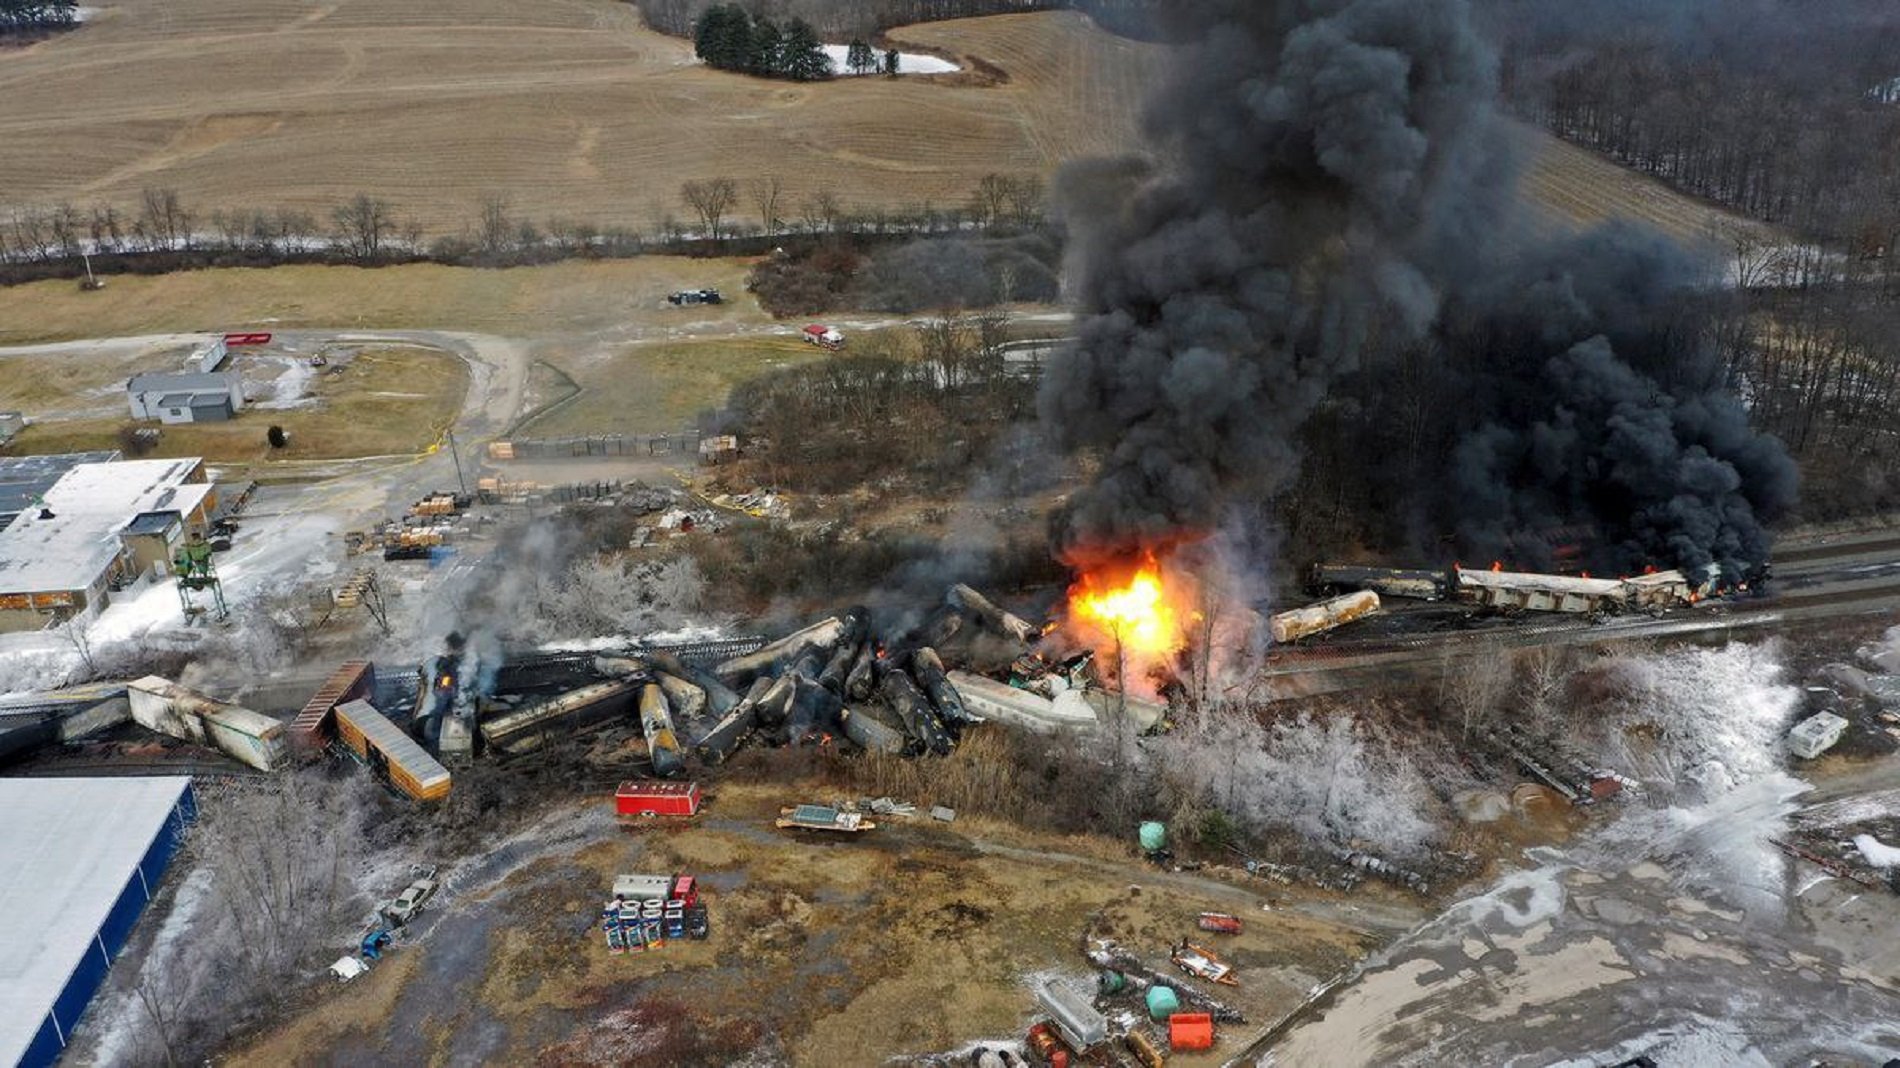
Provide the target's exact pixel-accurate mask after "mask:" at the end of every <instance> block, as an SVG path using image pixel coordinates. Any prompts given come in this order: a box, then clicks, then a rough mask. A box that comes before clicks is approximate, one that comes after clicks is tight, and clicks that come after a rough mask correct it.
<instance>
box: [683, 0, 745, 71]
mask: <svg viewBox="0 0 1900 1068" xmlns="http://www.w3.org/2000/svg"><path fill="white" fill-rule="evenodd" d="M693 51H694V53H695V54H697V55H698V56H699V58H700V59H701V60H702V61H704V62H705V64H706V65H707V66H709V67H717V68H719V69H720V70H745V69H747V68H748V67H749V66H750V65H751V62H752V16H750V15H748V14H746V11H745V8H742V7H740V6H739V5H737V4H714V5H713V6H711V7H709V8H707V9H706V11H705V13H704V14H702V15H700V16H699V21H698V22H697V23H695V24H694V27H693Z"/></svg>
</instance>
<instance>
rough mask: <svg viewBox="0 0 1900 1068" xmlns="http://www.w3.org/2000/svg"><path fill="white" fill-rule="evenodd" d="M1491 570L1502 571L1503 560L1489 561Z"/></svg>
mask: <svg viewBox="0 0 1900 1068" xmlns="http://www.w3.org/2000/svg"><path fill="white" fill-rule="evenodd" d="M1491 570H1493V571H1502V570H1504V561H1502V560H1493V561H1491Z"/></svg>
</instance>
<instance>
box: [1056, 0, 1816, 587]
mask: <svg viewBox="0 0 1900 1068" xmlns="http://www.w3.org/2000/svg"><path fill="white" fill-rule="evenodd" d="M1178 6H1179V7H1181V8H1188V9H1191V10H1188V11H1184V12H1181V13H1178V14H1175V15H1173V16H1171V18H1172V19H1173V20H1174V22H1175V25H1174V26H1173V27H1172V30H1171V36H1172V38H1173V39H1179V40H1186V41H1188V42H1190V43H1189V44H1187V45H1185V46H1184V49H1183V52H1182V53H1181V56H1180V63H1179V64H1178V67H1177V70H1176V72H1175V74H1174V75H1173V77H1172V78H1171V79H1170V81H1169V82H1168V83H1167V85H1166V86H1165V87H1164V88H1163V89H1162V90H1161V91H1160V92H1159V93H1158V94H1157V95H1156V97H1155V99H1154V100H1153V101H1152V102H1151V107H1150V110H1149V114H1148V119H1147V123H1146V129H1147V135H1148V140H1149V145H1150V152H1149V153H1148V156H1147V160H1148V162H1145V163H1136V162H1132V161H1115V162H1112V163H1096V164H1092V165H1088V166H1083V167H1076V168H1071V169H1070V171H1069V172H1067V173H1066V174H1065V176H1064V179H1063V181H1062V182H1061V183H1060V190H1059V191H1060V192H1061V194H1062V202H1061V208H1062V216H1063V219H1064V221H1065V222H1066V223H1067V224H1068V226H1069V227H1070V231H1071V248H1072V255H1073V256H1074V257H1075V261H1074V263H1073V265H1072V275H1073V277H1074V278H1075V280H1076V282H1075V284H1076V288H1077V294H1076V295H1077V297H1078V300H1079V303H1080V305H1081V311H1082V312H1083V319H1082V322H1081V324H1080V326H1079V329H1078V341H1077V344H1076V347H1075V349H1074V351H1073V352H1072V353H1070V354H1068V355H1067V356H1066V357H1065V358H1064V359H1063V360H1060V361H1058V362H1057V363H1056V364H1055V365H1054V366H1052V367H1051V368H1050V369H1049V373H1048V375H1047V377H1046V378H1045V382H1044V386H1043V392H1042V394H1041V397H1040V408H1041V414H1042V416H1043V419H1044V423H1045V425H1046V426H1047V427H1048V428H1049V430H1050V433H1051V436H1052V437H1053V438H1054V439H1055V440H1056V441H1057V442H1059V443H1060V444H1061V445H1063V446H1064V447H1066V448H1068V449H1069V450H1071V451H1074V452H1081V453H1086V454H1088V455H1089V456H1090V457H1091V458H1092V459H1093V460H1094V461H1095V462H1096V463H1097V464H1099V466H1098V468H1097V469H1096V473H1095V476H1094V478H1093V480H1092V481H1091V482H1090V483H1089V484H1088V485H1087V486H1086V487H1085V488H1084V489H1083V490H1081V491H1080V492H1078V493H1077V494H1076V496H1075V497H1074V498H1072V500H1071V501H1070V503H1069V505H1068V507H1067V508H1066V509H1065V510H1064V511H1063V512H1062V513H1061V515H1060V516H1059V517H1058V519H1057V526H1056V530H1055V535H1056V542H1057V549H1058V553H1059V554H1060V555H1062V556H1063V558H1064V559H1067V560H1069V561H1071V562H1086V561H1088V560H1090V559H1093V558H1096V557H1098V556H1103V555H1106V556H1118V555H1127V554H1132V553H1135V552H1139V551H1143V550H1149V549H1153V548H1156V547H1165V546H1168V545H1171V544H1173V543H1177V542H1179V541H1183V540H1189V539H1192V538H1194V537H1197V536H1199V535H1201V534H1203V533H1205V532H1207V531H1208V530H1210V529H1212V528H1213V527H1215V526H1216V525H1218V524H1220V523H1221V522H1222V521H1223V520H1225V519H1227V518H1228V517H1229V516H1231V515H1233V514H1235V513H1236V512H1239V513H1241V514H1251V513H1257V512H1258V510H1259V508H1260V505H1261V504H1262V502H1265V501H1267V500H1269V499H1271V498H1272V497H1273V496H1274V495H1275V494H1277V493H1279V492H1280V491H1282V490H1283V489H1285V488H1286V487H1287V486H1288V484H1289V483H1290V482H1291V481H1292V480H1293V479H1294V477H1295V476H1296V475H1297V474H1298V473H1299V471H1298V465H1299V459H1300V451H1301V450H1300V434H1301V429H1302V426H1303V424H1305V422H1306V421H1307V419H1308V418H1309V417H1310V416H1311V415H1312V414H1313V413H1314V412H1315V411H1317V410H1319V409H1321V408H1322V407H1326V408H1327V409H1328V411H1329V415H1330V416H1332V417H1333V418H1335V419H1344V420H1347V421H1348V422H1350V421H1352V420H1359V421H1360V423H1361V425H1362V428H1363V429H1364V430H1365V431H1366V433H1365V437H1366V440H1368V441H1372V440H1378V439H1379V434H1378V433H1377V432H1376V431H1377V430H1378V429H1379V428H1377V427H1375V426H1373V425H1372V424H1373V423H1374V422H1375V421H1379V420H1390V419H1391V418H1392V412H1393V409H1394V407H1395V406H1397V405H1400V404H1402V403H1405V402H1407V401H1408V400H1409V401H1412V402H1414V403H1416V401H1417V398H1400V397H1395V396H1393V393H1394V392H1395V391H1394V389H1393V388H1392V387H1391V385H1390V382H1389V380H1388V379H1387V378H1385V377H1383V376H1382V369H1383V366H1384V364H1385V363H1386V362H1387V361H1390V360H1392V359H1393V358H1394V357H1395V356H1396V355H1397V354H1400V353H1405V354H1407V355H1408V357H1410V358H1414V359H1416V358H1417V357H1418V354H1419V353H1421V352H1423V353H1425V358H1426V359H1427V360H1428V361H1430V364H1431V367H1430V371H1429V372H1428V373H1430V375H1431V377H1432V378H1433V379H1434V381H1433V383H1432V385H1433V390H1432V393H1433V396H1434V397H1435V398H1436V403H1434V404H1433V405H1432V411H1431V412H1430V413H1429V416H1430V418H1431V420H1432V426H1431V428H1430V429H1429V431H1428V432H1425V433H1421V434H1418V435H1415V439H1414V440H1413V441H1411V442H1409V443H1408V445H1407V446H1406V448H1407V449H1408V450H1409V451H1408V452H1407V453H1406V454H1404V455H1373V454H1367V455H1364V456H1362V457H1358V458H1356V461H1357V462H1358V463H1360V464H1362V465H1364V466H1366V467H1369V468H1378V467H1381V466H1383V467H1387V468H1390V469H1391V470H1393V471H1401V470H1402V471H1404V472H1406V477H1405V478H1403V479H1392V480H1390V481H1387V482H1386V483H1384V484H1383V485H1381V487H1380V488H1381V490H1382V492H1383V494H1384V497H1383V499H1382V500H1381V501H1380V505H1379V506H1380V507H1381V508H1383V509H1386V510H1388V511H1390V512H1391V513H1393V514H1405V515H1408V516H1411V517H1414V519H1415V520H1417V521H1421V522H1423V523H1426V524H1428V525H1430V526H1433V527H1434V528H1435V530H1436V531H1438V532H1449V533H1452V534H1453V535H1455V539H1456V540H1457V541H1458V543H1459V547H1460V549H1462V550H1463V551H1464V553H1465V554H1467V556H1468V558H1470V557H1476V556H1478V555H1480V554H1481V553H1486V552H1487V550H1497V552H1496V555H1497V556H1499V557H1505V556H1522V557H1536V556H1539V555H1548V554H1540V553H1538V552H1537V551H1535V550H1536V549H1537V546H1538V538H1540V537H1542V536H1543V533H1544V532H1546V531H1548V530H1549V529H1551V528H1554V527H1558V526H1563V525H1570V526H1576V525H1583V526H1587V527H1589V528H1591V529H1593V530H1594V531H1596V533H1597V535H1598V537H1599V538H1600V539H1601V541H1602V544H1601V545H1600V546H1599V547H1597V548H1596V549H1595V551H1594V555H1595V558H1596V559H1597V560H1601V561H1610V562H1612V563H1611V566H1616V564H1619V563H1623V562H1635V561H1639V560H1640V561H1642V562H1650V561H1654V562H1657V563H1669V564H1676V565H1681V566H1701V565H1706V564H1709V563H1721V564H1722V565H1723V566H1724V569H1725V570H1727V569H1728V568H1729V567H1731V566H1734V567H1737V568H1740V567H1744V566H1745V565H1747V564H1750V563H1754V562H1758V561H1760V560H1761V559H1764V558H1765V555H1766V551H1767V543H1768V536H1767V534H1766V532H1765V529H1764V526H1763V524H1764V523H1765V522H1766V521H1769V520H1772V519H1773V518H1774V517H1775V516H1776V515H1777V514H1779V512H1780V511H1781V510H1782V509H1784V508H1785V507H1787V505H1788V504H1789V503H1791V501H1792V498H1793V492H1794V489H1793V487H1794V476H1793V465H1792V463H1791V462H1790V461H1789V460H1788V458H1787V457H1786V455H1785V452H1784V451H1783V450H1782V448H1781V447H1780V445H1779V443H1778V442H1776V441H1774V440H1773V439H1772V438H1768V437H1765V436H1762V435H1759V434H1756V433H1755V432H1753V431H1752V430H1750V429H1749V427H1748V425H1747V419H1746V413H1745V411H1744V410H1743V409H1742V407H1741V406H1740V405H1739V404H1738V403H1737V402H1736V401H1735V400H1734V399H1733V397H1732V396H1730V395H1729V393H1728V391H1727V383H1726V381H1725V380H1724V376H1723V373H1722V369H1721V368H1720V367H1719V366H1716V365H1715V364H1713V363H1712V362H1711V361H1710V360H1708V359H1707V358H1706V356H1705V352H1704V346H1702V345H1701V343H1700V342H1699V340H1698V334H1697V331H1696V330H1695V329H1694V327H1693V324H1688V325H1685V316H1684V315H1683V314H1682V313H1681V309H1683V308H1684V307H1687V306H1689V305H1692V304H1694V303H1695V301H1694V300H1693V297H1694V296H1695V292H1694V287H1695V286H1697V285H1704V284H1706V274H1698V273H1697V272H1696V270H1695V269H1694V265H1693V264H1691V263H1689V262H1688V261H1687V260H1686V259H1684V258H1683V257H1682V256H1681V255H1680V254H1678V253H1675V252H1674V251H1673V250H1671V249H1670V248H1668V247H1667V246H1665V245H1663V244H1662V243H1660V241H1659V240H1658V239H1653V238H1651V237H1649V236H1647V235H1644V234H1640V233H1635V232H1630V231H1627V230H1623V229H1616V228H1613V229H1611V230H1607V231H1604V232H1601V233H1597V234H1591V235H1586V236H1584V237H1582V238H1576V239H1566V240H1563V241H1561V242H1557V243H1552V244H1545V245H1534V244H1532V243H1531V242H1529V241H1527V240H1526V239H1525V237H1524V235H1523V231H1522V230H1521V228H1519V227H1517V226H1515V225H1514V223H1515V221H1516V220H1517V218H1518V213H1517V211H1516V210H1515V203H1516V202H1515V194H1514V191H1513V189H1512V188H1511V186H1512V178H1513V177H1514V173H1515V170H1514V168H1513V167H1512V166H1511V163H1510V160H1509V153H1508V149H1507V146H1508V145H1509V144H1512V143H1517V142H1516V141H1515V140H1514V139H1513V138H1512V137H1510V136H1507V132H1506V130H1505V127H1504V125H1503V124H1502V122H1501V121H1500V120H1499V119H1498V118H1497V116H1496V114H1495V112H1494V104H1495V99H1496V95H1497V86H1496V60H1495V56H1494V53H1493V52H1492V50H1491V49H1490V48H1489V47H1488V46H1487V45H1486V44H1485V43H1484V42H1483V41H1482V40H1481V39H1480V38H1479V37H1478V35H1477V34H1476V33H1475V32H1474V31H1473V29H1472V26H1471V21H1470V15H1469V11H1468V9H1467V6H1466V4H1465V3H1463V2H1462V0H1332V2H1317V0H1309V2H1305V3H1276V4H1256V3H1251V2H1246V0H1216V2H1209V3H1198V4H1193V5H1178ZM1413 533H1414V535H1417V534H1419V533H1420V532H1419V531H1416V530H1415V531H1413ZM1417 541H1418V542H1420V543H1430V544H1431V545H1434V546H1435V545H1436V544H1437V542H1436V539H1435V538H1427V537H1417ZM1388 547H1389V548H1394V549H1397V548H1401V546H1396V545H1394V546H1388ZM1418 547H1419V546H1418V545H1413V546H1404V547H1403V548H1418ZM1513 550H1518V551H1517V552H1513ZM1486 558H1487V559H1488V558H1489V556H1488V555H1487V556H1486ZM1514 562H1516V561H1515V560H1514ZM1523 562H1525V563H1533V562H1543V561H1538V560H1531V559H1525V560H1524V561H1523ZM1599 566H1601V565H1599Z"/></svg>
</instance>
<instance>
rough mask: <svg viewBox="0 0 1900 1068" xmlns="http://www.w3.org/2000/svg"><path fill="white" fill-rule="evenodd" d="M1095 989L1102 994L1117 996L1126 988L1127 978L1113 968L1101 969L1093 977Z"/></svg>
mask: <svg viewBox="0 0 1900 1068" xmlns="http://www.w3.org/2000/svg"><path fill="white" fill-rule="evenodd" d="M1095 986H1096V989H1098V990H1100V991H1101V992H1102V993H1104V994H1119V993H1121V992H1122V991H1123V990H1125V989H1127V987H1128V977H1127V976H1125V975H1123V974H1122V973H1120V972H1118V971H1116V970H1115V969H1113V968H1104V969H1102V974H1101V975H1098V976H1096V977H1095Z"/></svg>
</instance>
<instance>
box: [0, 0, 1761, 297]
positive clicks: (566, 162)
mask: <svg viewBox="0 0 1900 1068" xmlns="http://www.w3.org/2000/svg"><path fill="white" fill-rule="evenodd" d="M891 37H892V39H893V41H894V42H896V43H898V44H900V45H903V46H906V47H911V48H916V49H923V50H927V51H932V52H936V53H939V54H944V55H950V56H956V57H959V58H960V60H961V61H962V62H963V64H964V66H965V67H966V68H967V69H972V70H981V71H982V72H983V73H981V74H957V75H944V76H931V77H921V76H913V77H904V78H899V79H897V80H894V81H893V80H890V79H885V78H868V79H851V78H844V79H839V80H837V81H834V82H831V83H824V84H815V85H795V84H791V83H786V82H776V81H766V80H760V79H754V78H748V77H745V76H741V75H733V74H727V73H723V72H719V71H714V70H710V69H708V68H705V67H703V66H700V65H699V64H698V63H697V62H695V61H694V60H693V58H692V49H691V45H690V44H689V43H688V42H685V41H681V40H677V39H674V38H670V37H666V36H664V35H661V34H658V33H655V32H653V31H651V30H648V29H646V28H645V27H644V26H643V25H642V24H641V22H640V20H639V16H638V13H637V11H636V9H635V8H634V7H632V6H630V5H628V4H624V3H618V2H615V0H543V2H540V3H536V4H511V3H506V2H504V0H441V2H439V3H435V4H430V5H426V6H418V5H413V4H409V5H391V4H387V3H378V2H376V0H322V2H303V0H254V2H252V0H103V2H102V3H101V4H100V5H99V6H98V8H97V13H96V15H95V16H94V17H93V19H92V20H91V21H90V22H88V23H87V24H86V25H85V27H84V28H82V29H80V30H78V31H76V32H73V33H70V34H66V35H62V36H59V37H56V38H54V39H51V40H48V41H44V42H42V43H39V44H36V45H33V46H31V47H27V48H16V49H8V50H0V145H5V146H6V151H4V152H0V204H28V205H39V206H52V205H56V204H59V203H73V204H77V205H80V206H82V207H88V206H90V205H92V204H94V203H97V202H107V203H112V204H116V205H118V206H119V207H121V208H122V209H127V210H129V209H131V208H132V207H133V205H134V204H135V203H136V201H137V199H138V197H139V195H140V191H141V190H143V189H146V188H151V187H168V188H174V189H177V190H178V191H179V192H180V193H181V194H182V195H183V197H184V199H185V201H186V203H187V205H188V206H189V207H192V208H194V209H196V211H197V213H198V222H197V225H199V226H200V227H202V228H206V229H208V228H209V227H210V222H209V219H208V215H209V213H210V212H211V211H212V210H214V209H225V210H230V209H237V208H274V207H278V206H292V207H300V208H303V209H307V210H310V211H312V212H314V213H316V214H317V215H318V217H319V219H325V218H327V213H328V211H329V209H330V208H331V207H332V206H334V205H335V204H336V203H337V202H339V201H341V200H343V199H345V198H347V197H348V196H351V195H353V194H355V193H357V192H359V191H364V192H370V193H373V194H375V195H377V196H379V197H382V198H384V199H387V200H389V201H391V202H392V203H393V204H395V205H396V207H397V211H398V215H399V216H400V217H404V218H414V219H415V220H417V221H418V222H419V223H421V224H422V225H423V226H424V227H425V229H426V230H428V231H430V232H434V233H450V232H459V231H465V230H467V229H469V228H470V227H471V226H472V225H473V223H474V222H475V219H476V216H477V213H478V210H479V209H478V206H479V204H480V203H481V201H482V200H483V198H484V197H486V196H489V195H491V194H499V195H501V196H503V197H504V198H506V199H507V201H508V202H509V204H510V207H511V210H512V211H513V212H515V213H516V214H517V215H520V216H522V217H526V218H531V219H535V220H544V221H545V220H548V219H552V218H565V219H575V220H582V221H586V222H590V223H594V224H599V225H623V226H632V227H641V228H651V227H654V226H656V225H658V223H659V222H660V221H661V220H662V219H664V218H666V217H672V218H676V219H683V218H685V217H686V216H687V215H688V214H689V213H688V212H687V209H686V208H685V206H684V205H683V204H682V203H681V201H680V197H679V188H680V185H681V183H682V182H684V181H686V180H689V179H695V178H707V177H717V176H731V177H734V178H736V179H740V180H741V187H742V189H743V187H744V184H745V183H744V181H743V180H744V179H747V178H748V177H751V176H756V175H761V174H768V173H769V174H775V175H777V176H779V177H780V178H781V179H782V181H783V183H784V185H785V193H784V195H783V198H782V201H781V205H780V215H781V216H783V217H792V218H795V217H797V216H798V215H799V214H800V211H801V208H802V206H803V204H804V202H805V201H806V200H807V199H808V198H809V197H810V196H811V195H813V194H815V193H817V192H819V191H830V192H833V193H835V194H837V196H838V197H839V198H840V200H841V202H842V203H843V205H844V206H845V207H847V208H870V207H911V206H916V205H920V204H922V203H923V202H926V201H929V202H933V203H936V204H939V205H942V204H946V203H952V202H960V201H962V200H963V199H965V198H966V197H967V196H968V195H969V194H970V192H971V190H972V189H973V188H974V186H975V184H976V182H977V180H978V179H979V178H980V177H981V176H982V175H984V174H987V173H991V172H1001V173H1016V174H1026V173H1037V174H1047V173H1049V172H1050V171H1051V170H1052V169H1053V168H1054V167H1055V166H1056V165H1057V164H1059V163H1060V162H1062V161H1064V160H1067V159H1072V158H1076V157H1079V156H1086V155H1092V154H1100V153H1106V152H1114V151H1118V150H1123V149H1125V148H1127V147H1129V146H1131V145H1133V144H1135V143H1136V140H1137V137H1136V129H1137V116H1138V114H1139V112H1140V106H1141V99H1142V96H1143V94H1144V92H1145V90H1146V88H1147V87H1148V86H1149V85H1150V84H1151V83H1152V82H1153V81H1154V80H1155V79H1156V78H1157V77H1159V76H1160V73H1161V69H1162V66H1163V63H1164V62H1165V58H1166V57H1165V50H1164V49H1162V48H1161V47H1159V46H1153V45H1146V44H1140V43H1136V42H1133V41H1129V40H1125V39H1122V38H1119V37H1115V36H1113V35H1111V34H1108V33H1106V32H1104V31H1102V30H1100V29H1098V28H1096V27H1095V26H1094V24H1093V23H1091V22H1089V21H1088V20H1087V19H1085V18H1082V17H1081V16H1078V15H1074V14H1070V13H1039V14H1027V15H1006V16H997V17H992V18H980V19H966V20H958V21H952V22H942V23H931V24H925V25H918V26H909V27H903V28H901V29H899V30H896V31H894V32H893V33H892V35H891ZM1519 129H1520V132H1521V135H1522V139H1523V140H1524V142H1525V143H1526V147H1527V149H1528V151H1527V153H1526V156H1527V160H1528V162H1529V166H1528V168H1527V173H1526V175H1525V189H1526V192H1527V194H1528V195H1529V197H1530V198H1531V200H1532V201H1533V202H1534V203H1535V204H1536V205H1538V206H1539V207H1540V208H1542V209H1543V211H1542V218H1543V221H1545V222H1546V223H1549V224H1554V225H1556V226H1559V227H1572V226H1578V225H1587V224H1590V223H1594V222H1597V221H1601V220H1603V219H1606V218H1610V217H1624V218H1633V219H1637V220H1640V221H1643V222H1646V223H1649V224H1651V225H1654V226H1656V227H1658V228H1660V229H1662V230H1663V231H1665V232H1666V233H1669V234H1670V235H1671V236H1673V237H1676V238H1678V239H1686V240H1692V241H1693V240H1699V239H1702V238H1704V237H1705V236H1706V235H1707V234H1708V233H1710V231H1711V228H1712V227H1715V226H1718V225H1720V226H1727V225H1730V224H1731V223H1732V217H1731V216H1729V215H1728V214H1727V213H1725V212H1723V211H1721V210H1720V209H1719V208H1716V207H1714V206H1712V205H1709V204H1707V203H1705V202H1702V201H1699V200H1696V199H1694V198H1691V197H1685V196H1682V195H1680V194H1677V193H1675V192H1673V191H1671V190H1669V189H1668V188H1667V187H1666V186H1664V185H1662V184H1661V183H1660V182H1656V181H1653V180H1649V179H1645V178H1642V177H1640V176H1637V175H1635V174H1633V173H1631V172H1628V171H1626V170H1624V169H1623V168H1620V167H1618V166H1616V165H1615V164H1613V163H1610V162H1608V161H1606V160H1604V159H1602V158H1600V157H1597V156H1594V155H1592V154H1590V153H1588V152H1585V151H1583V150H1581V149H1577V148H1574V147H1571V146H1568V145H1565V144H1563V143H1561V142H1558V141H1556V140H1555V139H1554V138H1551V137H1549V136H1548V135H1546V134H1543V133H1541V132H1539V131H1536V130H1533V129H1531V128H1529V127H1520V128H1519ZM734 214H735V218H736V219H737V220H738V221H741V222H744V221H746V220H748V219H755V218H756V215H757V212H756V210H755V209H754V208H753V206H752V205H751V203H750V201H749V197H746V196H743V195H742V197H741V203H740V204H739V205H738V206H737V208H736V209H735V213H734ZM754 225H756V221H755V222H754ZM5 322H8V318H7V317H6V316H4V315H0V323H5ZM376 325H385V326H387V325H391V324H389V323H378V324H376Z"/></svg>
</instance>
